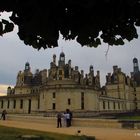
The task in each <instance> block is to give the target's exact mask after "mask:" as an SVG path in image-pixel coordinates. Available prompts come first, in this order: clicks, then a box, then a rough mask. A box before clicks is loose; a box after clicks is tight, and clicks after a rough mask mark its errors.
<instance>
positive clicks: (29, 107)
mask: <svg viewBox="0 0 140 140" xmlns="http://www.w3.org/2000/svg"><path fill="white" fill-rule="evenodd" d="M30 113H31V99H29V106H28V114H30Z"/></svg>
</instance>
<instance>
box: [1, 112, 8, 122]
mask: <svg viewBox="0 0 140 140" xmlns="http://www.w3.org/2000/svg"><path fill="white" fill-rule="evenodd" d="M6 114H7V112H6V110H3V111H2V114H1V119H3V120H6Z"/></svg>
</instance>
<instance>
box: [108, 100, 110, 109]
mask: <svg viewBox="0 0 140 140" xmlns="http://www.w3.org/2000/svg"><path fill="white" fill-rule="evenodd" d="M108 109H110V104H109V101H108Z"/></svg>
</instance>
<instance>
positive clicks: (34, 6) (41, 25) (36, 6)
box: [0, 0, 140, 49]
mask: <svg viewBox="0 0 140 140" xmlns="http://www.w3.org/2000/svg"><path fill="white" fill-rule="evenodd" d="M3 11H7V12H12V15H11V16H10V19H11V22H12V23H11V22H8V21H6V20H4V19H3V20H1V22H0V35H2V34H4V33H6V32H10V31H12V30H13V28H14V24H16V25H18V29H19V31H18V36H19V38H20V39H21V40H23V41H24V43H25V44H27V45H32V46H33V47H34V48H36V49H40V48H41V47H43V48H44V49H46V48H50V47H56V46H58V38H59V33H61V34H62V35H63V38H64V39H66V40H71V39H76V40H77V42H79V43H80V44H81V45H82V46H83V45H87V46H90V47H97V46H98V45H100V44H101V40H103V42H105V43H108V44H109V45H123V44H124V40H125V39H126V40H128V41H131V40H132V39H134V38H138V34H137V30H136V26H140V0H50V1H45V0H40V1H39V0H1V1H0V12H3Z"/></svg>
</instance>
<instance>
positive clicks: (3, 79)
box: [0, 29, 140, 93]
mask: <svg viewBox="0 0 140 140" xmlns="http://www.w3.org/2000/svg"><path fill="white" fill-rule="evenodd" d="M138 33H139V34H140V29H138ZM0 46H1V49H0V93H2V92H5V90H4V88H3V87H6V86H4V85H15V83H16V76H17V73H18V71H19V70H23V69H24V65H25V63H26V62H27V61H28V62H29V63H30V65H31V70H32V72H33V73H34V72H35V70H36V69H40V70H42V69H49V66H50V62H51V61H52V55H53V54H56V55H57V60H58V59H59V54H60V53H61V51H62V50H63V52H64V53H65V57H66V58H65V59H66V62H67V61H68V60H69V59H71V60H72V66H73V67H74V66H76V65H77V66H79V69H80V70H81V69H83V70H84V71H85V73H86V72H88V70H89V66H90V65H93V66H94V71H95V72H96V71H97V70H100V74H101V84H102V85H103V84H104V83H105V75H106V74H107V73H108V72H112V66H113V65H118V67H121V68H122V71H123V72H125V73H126V74H127V75H130V72H131V71H133V63H132V59H133V58H134V57H137V58H138V60H139V61H140V38H139V39H134V40H133V41H131V42H127V41H126V43H125V45H123V46H110V47H109V52H108V54H107V57H106V56H105V54H106V51H107V49H108V45H106V44H104V43H103V44H102V45H101V46H99V47H98V48H88V47H86V46H85V47H81V46H80V44H78V43H77V42H76V41H65V40H62V39H61V38H60V39H59V47H56V48H52V49H46V50H44V49H41V50H40V51H38V50H35V49H33V48H32V47H31V46H26V45H25V44H24V43H23V42H22V41H21V40H20V39H19V38H18V35H17V29H15V31H14V32H11V33H8V34H5V35H4V36H3V37H0ZM1 87H2V88H1Z"/></svg>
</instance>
